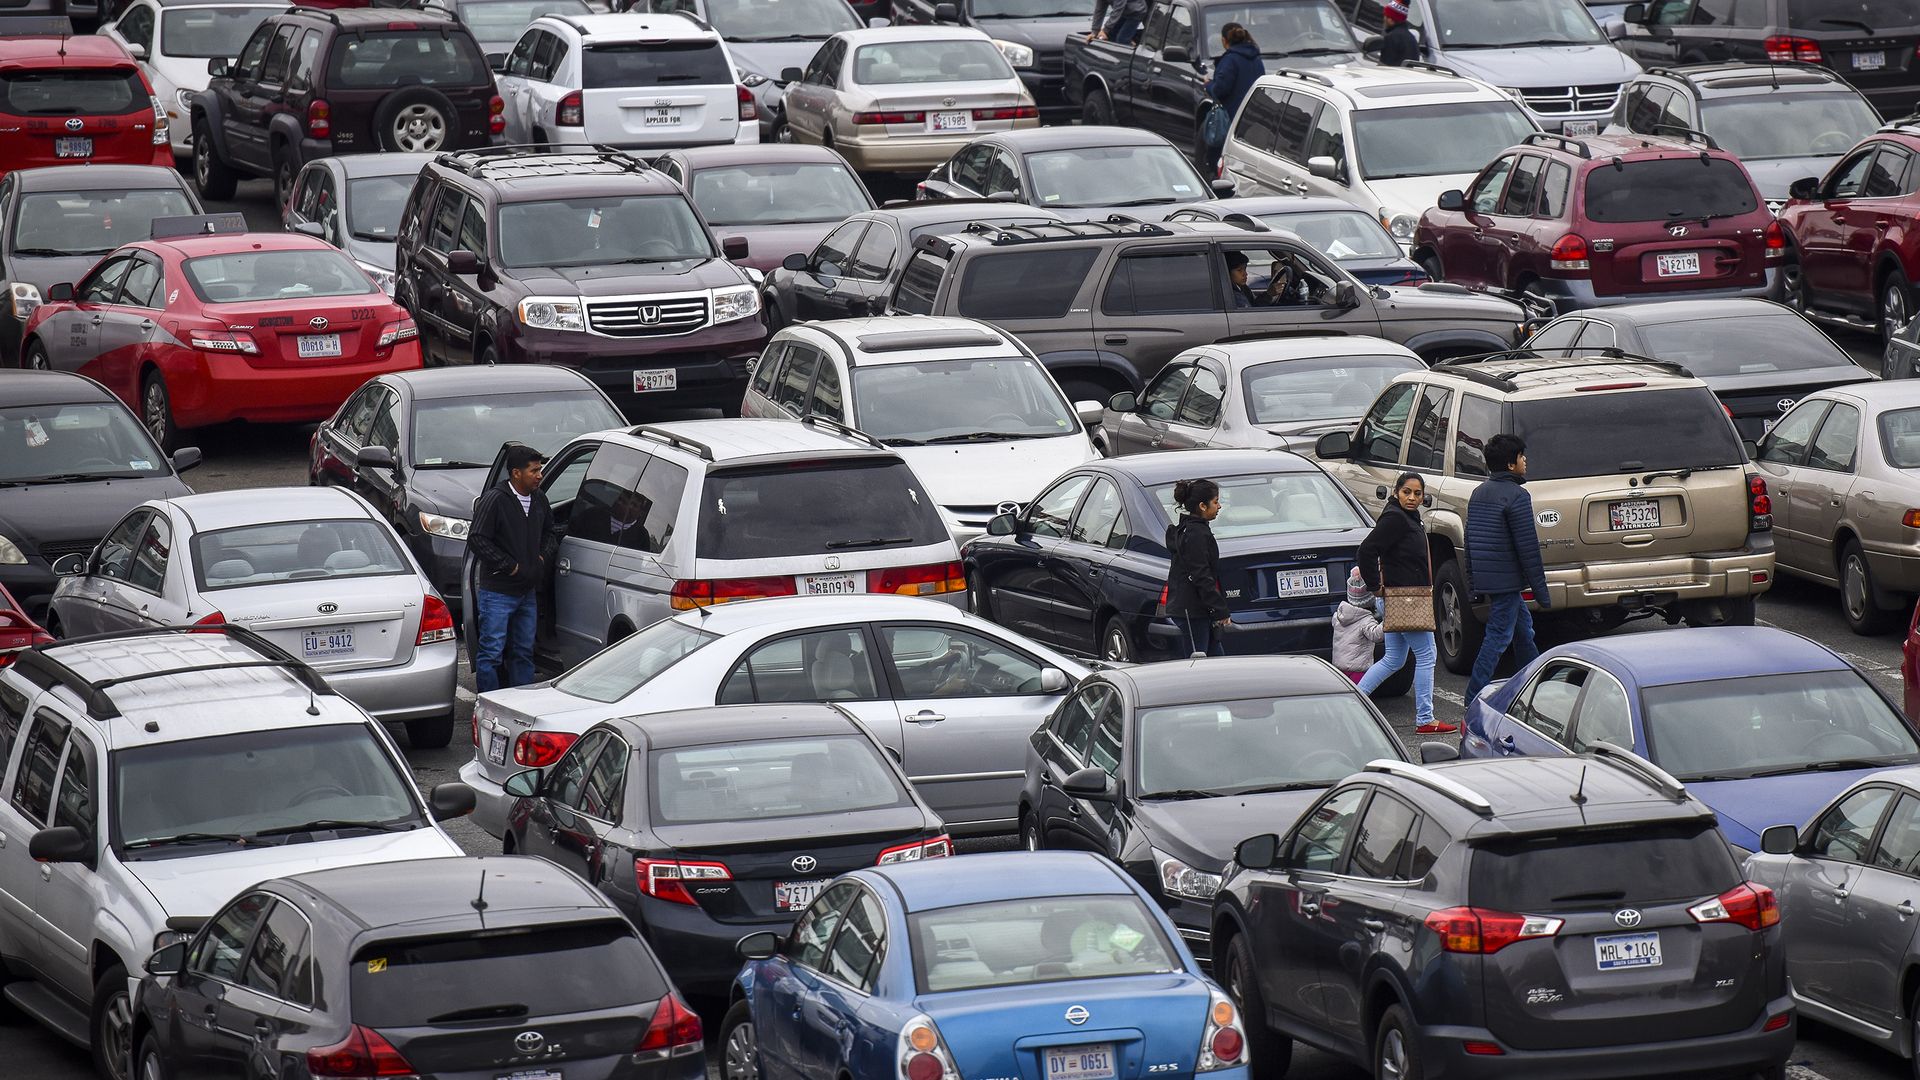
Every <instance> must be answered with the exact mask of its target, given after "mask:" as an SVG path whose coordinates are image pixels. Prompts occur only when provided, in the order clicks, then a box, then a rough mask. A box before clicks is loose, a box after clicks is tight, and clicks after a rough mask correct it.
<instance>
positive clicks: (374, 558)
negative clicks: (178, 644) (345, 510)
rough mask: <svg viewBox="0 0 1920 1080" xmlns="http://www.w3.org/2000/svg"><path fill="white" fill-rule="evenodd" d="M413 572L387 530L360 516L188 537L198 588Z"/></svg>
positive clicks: (390, 530)
mask: <svg viewBox="0 0 1920 1080" xmlns="http://www.w3.org/2000/svg"><path fill="white" fill-rule="evenodd" d="M413 572H414V570H413V565H412V564H411V563H409V562H408V561H407V557H406V555H405V554H403V553H402V552H401V551H400V545H399V543H398V542H397V541H396V540H395V539H394V536H393V530H392V529H389V528H387V527H386V525H385V524H383V523H381V522H378V521H370V520H368V519H366V518H337V519H330V520H324V519H323V520H320V521H276V522H269V523H266V524H261V525H240V526H236V527H234V528H231V529H216V530H214V531H212V532H203V533H195V534H194V537H193V576H194V580H195V581H197V582H198V583H199V585H200V588H201V589H202V590H203V591H212V590H216V589H239V588H245V587H248V586H253V585H274V584H279V583H280V582H287V581H321V580H328V581H331V580H335V579H338V578H363V577H378V576H381V575H383V574H411V573H413Z"/></svg>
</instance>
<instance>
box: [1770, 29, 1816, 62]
mask: <svg viewBox="0 0 1920 1080" xmlns="http://www.w3.org/2000/svg"><path fill="white" fill-rule="evenodd" d="M1761 47H1762V48H1764V49H1766V50H1767V59H1769V60H1797V61H1799V62H1800V63H1802V64H1818V63H1822V62H1823V59H1822V57H1821V55H1820V43H1819V42H1817V41H1814V40H1813V39H1812V38H1803V37H1792V36H1790V35H1787V34H1775V35H1774V36H1772V37H1770V38H1768V39H1766V40H1765V41H1763V42H1761Z"/></svg>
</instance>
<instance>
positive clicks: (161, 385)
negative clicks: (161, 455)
mask: <svg viewBox="0 0 1920 1080" xmlns="http://www.w3.org/2000/svg"><path fill="white" fill-rule="evenodd" d="M140 423H141V424H142V425H144V426H145V427H146V429H147V434H149V435H151V436H153V441H154V442H157V443H159V444H160V449H162V450H164V451H166V452H167V453H169V454H171V453H173V452H174V451H175V450H178V449H179V448H180V428H179V425H177V424H175V423H174V419H173V395H171V394H169V393H167V380H166V379H164V378H162V377H161V375H160V372H159V371H157V370H156V371H149V372H147V375H146V378H143V379H141V380H140Z"/></svg>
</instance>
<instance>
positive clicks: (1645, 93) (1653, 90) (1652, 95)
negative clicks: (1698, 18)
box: [1627, 3, 1686, 135]
mask: <svg viewBox="0 0 1920 1080" xmlns="http://www.w3.org/2000/svg"><path fill="white" fill-rule="evenodd" d="M1666 6H1667V7H1669V8H1672V7H1679V8H1681V9H1682V10H1684V9H1685V6H1686V5H1684V4H1672V3H1669V4H1667V5H1666ZM1635 92H1636V93H1635V99H1634V101H1633V103H1632V104H1631V105H1629V106H1628V107H1627V128H1628V129H1629V130H1631V131H1637V132H1639V133H1640V134H1642V135H1651V134H1653V129H1654V128H1655V127H1658V126H1659V124H1660V115H1661V113H1662V111H1663V110H1664V107H1665V106H1666V103H1667V99H1668V98H1670V97H1672V96H1673V91H1671V90H1668V89H1667V88H1666V87H1663V86H1645V87H1636V88H1635Z"/></svg>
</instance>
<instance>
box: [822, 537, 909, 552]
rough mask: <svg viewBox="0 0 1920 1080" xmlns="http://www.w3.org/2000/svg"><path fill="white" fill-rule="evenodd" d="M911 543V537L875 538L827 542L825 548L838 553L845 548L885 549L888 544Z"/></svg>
mask: <svg viewBox="0 0 1920 1080" xmlns="http://www.w3.org/2000/svg"><path fill="white" fill-rule="evenodd" d="M912 542H913V537H911V536H875V537H870V538H868V539H866V540H833V541H829V542H828V544H827V547H829V548H831V549H833V550H835V551H839V550H844V549H846V548H858V547H886V546H887V545H888V544H910V543H912Z"/></svg>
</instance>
